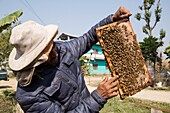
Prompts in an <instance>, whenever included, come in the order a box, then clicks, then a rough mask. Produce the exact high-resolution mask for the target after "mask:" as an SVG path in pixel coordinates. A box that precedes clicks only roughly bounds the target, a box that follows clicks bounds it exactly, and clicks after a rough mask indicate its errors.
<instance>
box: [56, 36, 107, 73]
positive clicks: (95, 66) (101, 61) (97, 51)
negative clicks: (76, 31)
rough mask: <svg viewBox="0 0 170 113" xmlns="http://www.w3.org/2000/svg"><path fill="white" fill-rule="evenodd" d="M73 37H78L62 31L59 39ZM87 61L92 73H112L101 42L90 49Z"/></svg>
mask: <svg viewBox="0 0 170 113" xmlns="http://www.w3.org/2000/svg"><path fill="white" fill-rule="evenodd" d="M73 38H77V37H76V36H72V35H68V34H65V33H62V34H61V35H60V36H59V38H58V39H59V40H70V39H73ZM84 56H86V58H87V59H88V60H87V63H89V64H90V70H89V72H90V74H110V71H109V68H108V65H107V63H106V60H105V57H104V54H103V53H102V49H101V46H100V44H99V43H97V44H96V45H94V46H93V47H92V49H91V50H90V51H88V52H87V53H86V54H84Z"/></svg>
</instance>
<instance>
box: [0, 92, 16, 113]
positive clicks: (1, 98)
mask: <svg viewBox="0 0 170 113" xmlns="http://www.w3.org/2000/svg"><path fill="white" fill-rule="evenodd" d="M14 96H15V91H13V90H5V91H3V92H2V95H0V103H1V104H0V113H15V112H16V109H15V107H16V104H17V102H16V100H15V98H14Z"/></svg>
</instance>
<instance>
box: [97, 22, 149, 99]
mask: <svg viewBox="0 0 170 113" xmlns="http://www.w3.org/2000/svg"><path fill="white" fill-rule="evenodd" d="M96 34H97V36H98V39H99V43H100V45H101V48H102V51H103V54H104V55H105V58H106V61H107V63H108V66H109V70H110V72H111V75H112V76H115V75H118V76H119V79H118V82H119V95H120V98H121V99H124V98H126V97H128V96H132V95H134V94H136V93H137V92H139V91H141V90H142V89H144V88H146V87H147V86H148V83H151V77H150V74H149V71H148V68H147V66H146V63H145V60H144V58H143V55H142V52H141V50H140V47H139V45H138V42H137V39H136V35H135V34H134V31H133V29H132V26H131V24H130V22H129V21H122V22H114V23H111V24H108V25H105V26H102V27H99V28H97V29H96Z"/></svg>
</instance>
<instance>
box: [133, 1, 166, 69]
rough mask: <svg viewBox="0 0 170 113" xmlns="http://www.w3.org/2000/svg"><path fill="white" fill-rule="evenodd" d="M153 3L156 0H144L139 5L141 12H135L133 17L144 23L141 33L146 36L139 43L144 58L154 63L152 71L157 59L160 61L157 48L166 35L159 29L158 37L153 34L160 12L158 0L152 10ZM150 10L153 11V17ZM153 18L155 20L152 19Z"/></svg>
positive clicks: (161, 44)
mask: <svg viewBox="0 0 170 113" xmlns="http://www.w3.org/2000/svg"><path fill="white" fill-rule="evenodd" d="M155 3H156V0H144V1H143V5H142V6H139V9H140V11H141V13H137V14H136V15H135V18H136V19H137V20H138V21H141V20H143V21H144V22H145V25H144V26H143V28H142V29H143V33H144V34H146V37H145V38H144V39H143V42H140V43H139V44H140V47H141V50H142V54H143V56H144V58H145V60H146V61H149V65H150V64H151V63H154V72H155V67H156V63H157V61H159V62H161V58H160V57H158V56H157V55H158V52H157V49H158V48H159V47H161V46H163V38H164V37H165V35H166V32H165V31H164V30H163V29H161V30H160V36H159V37H155V36H153V30H154V28H155V27H156V25H157V24H158V22H160V19H161V12H162V8H161V7H160V0H158V1H157V3H156V8H155V9H154V10H153V6H154V5H155ZM152 11H154V17H153V13H152ZM153 18H154V19H155V20H153ZM151 20H153V21H151ZM152 23H153V24H152ZM160 64H161V63H160Z"/></svg>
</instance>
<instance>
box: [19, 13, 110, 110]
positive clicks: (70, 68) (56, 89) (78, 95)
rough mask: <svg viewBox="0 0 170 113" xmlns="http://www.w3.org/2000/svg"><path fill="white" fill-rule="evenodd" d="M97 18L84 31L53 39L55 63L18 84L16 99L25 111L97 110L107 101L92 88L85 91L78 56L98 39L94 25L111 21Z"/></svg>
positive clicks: (97, 25)
mask: <svg viewBox="0 0 170 113" xmlns="http://www.w3.org/2000/svg"><path fill="white" fill-rule="evenodd" d="M111 16H112V15H110V16H108V17H107V18H105V19H103V20H102V21H100V22H99V23H98V24H96V25H95V26H93V27H92V28H91V29H90V30H89V31H88V32H87V33H85V34H84V35H83V36H80V37H79V38H76V39H74V40H71V41H69V42H56V51H57V52H58V55H59V62H58V66H57V67H50V66H45V67H44V66H41V67H37V68H36V74H35V75H34V76H33V79H32V82H31V84H30V85H29V86H27V87H20V86H19V85H18V87H17V92H16V99H17V101H18V102H19V104H20V105H21V107H22V109H23V110H24V111H25V112H26V113H98V112H99V111H100V110H101V109H102V108H103V106H104V104H105V103H106V102H107V100H105V99H104V98H103V97H102V96H101V95H100V94H99V93H98V92H97V91H96V90H94V91H93V92H92V93H91V94H90V93H89V91H88V89H87V87H86V85H85V81H84V77H83V75H82V71H81V69H80V63H79V60H78V59H79V58H80V57H81V56H82V55H83V54H84V53H86V52H87V51H89V50H90V49H91V47H92V46H93V45H94V44H96V42H97V41H98V39H97V36H96V32H95V29H96V28H97V27H99V26H103V25H105V24H109V23H111V22H113V19H112V17H111Z"/></svg>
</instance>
